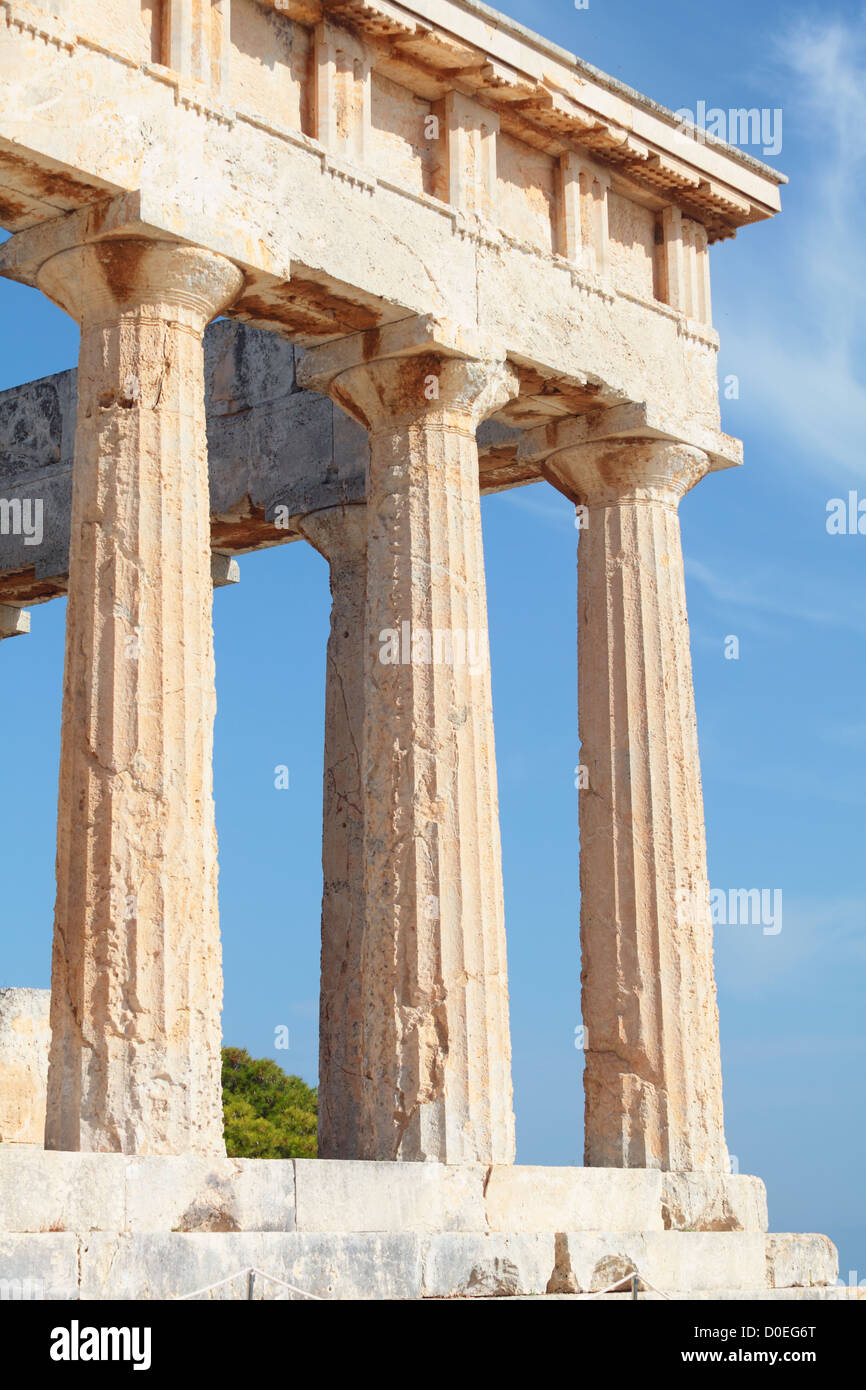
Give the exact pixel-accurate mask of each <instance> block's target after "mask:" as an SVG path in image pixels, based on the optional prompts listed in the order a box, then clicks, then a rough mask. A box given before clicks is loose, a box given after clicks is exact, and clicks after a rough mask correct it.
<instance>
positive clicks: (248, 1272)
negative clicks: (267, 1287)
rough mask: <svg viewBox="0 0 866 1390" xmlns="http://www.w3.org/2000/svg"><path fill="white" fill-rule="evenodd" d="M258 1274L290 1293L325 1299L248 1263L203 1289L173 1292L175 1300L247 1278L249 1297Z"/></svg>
mask: <svg viewBox="0 0 866 1390" xmlns="http://www.w3.org/2000/svg"><path fill="white" fill-rule="evenodd" d="M256 1275H258V1277H259V1278H260V1279H267V1280H268V1282H269V1283H271V1284H279V1286H280V1288H283V1289H289V1290H290V1291H291V1292H292V1293H297V1294H300V1296H301V1298H310V1299H313V1300H314V1301H315V1302H317V1303H323V1302H324V1301H325V1300H324V1299H323V1298H321V1296H320V1295H319V1294H317V1293H307V1292H306V1291H305V1290H304V1289H299V1288H296V1286H295V1285H294V1284H287V1283H286V1281H285V1279H277V1278H276V1276H275V1275H273V1274H266V1273H265V1271H264V1270H263V1269H256V1267H255V1265H250V1266H249V1267H248V1268H247V1269H239V1270H238V1272H237V1274H230V1275H229V1277H228V1278H227V1279H218V1280H217V1282H216V1283H215V1284H207V1285H206V1286H205V1287H204V1288H203V1289H194V1290H193V1292H192V1293H177V1294H173V1295H172V1298H173V1299H174V1300H175V1302H178V1303H183V1302H184V1301H185V1300H186V1299H189V1298H199V1297H200V1296H201V1295H202V1294H203V1293H212V1292H213V1290H214V1289H222V1288H224V1287H225V1285H226V1284H233V1283H234V1281H235V1280H236V1279H243V1278H244V1277H246V1278H247V1279H249V1281H250V1283H249V1297H252V1289H253V1279H254V1278H255V1276H256Z"/></svg>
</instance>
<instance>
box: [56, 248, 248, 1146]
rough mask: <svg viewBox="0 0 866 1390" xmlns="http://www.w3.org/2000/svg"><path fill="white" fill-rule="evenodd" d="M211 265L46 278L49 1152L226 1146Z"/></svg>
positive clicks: (67, 256)
mask: <svg viewBox="0 0 866 1390" xmlns="http://www.w3.org/2000/svg"><path fill="white" fill-rule="evenodd" d="M241 283H242V276H241V274H240V272H239V271H238V270H237V269H236V267H235V266H233V265H232V264H231V263H230V262H229V261H227V260H225V259H223V258H222V257H221V256H216V255H213V254H211V253H210V252H204V251H199V250H196V249H194V248H189V247H184V246H181V245H178V244H174V243H169V242H160V241H146V240H134V239H130V240H119V241H105V242H101V243H96V244H90V245H87V246H81V247H76V248H73V249H70V250H66V251H63V252H61V253H59V254H58V255H56V256H54V257H53V258H52V259H50V260H49V261H47V262H46V263H45V265H44V266H43V267H42V270H41V272H40V275H39V285H40V288H41V289H42V290H44V292H45V293H46V294H48V295H49V296H50V297H51V298H52V299H53V300H55V301H56V302H57V303H58V304H60V305H61V306H62V307H63V308H64V309H66V311H67V312H68V313H70V314H71V315H72V316H73V317H74V318H76V319H77V320H78V322H79V323H80V325H81V353H80V358H79V367H78V426H77V432H76V438H75V464H74V469H73V496H72V526H71V542H70V554H69V605H68V609H67V619H66V667H65V675H64V688H63V728H62V738H61V761H60V801H59V811H58V849H57V908H56V918H55V934H54V955H53V968H52V998H51V1028H52V1043H51V1059H50V1066H49V1077H48V1116H47V1122H46V1141H45V1142H46V1147H48V1148H52V1149H84V1150H92V1151H106V1150H119V1151H121V1152H124V1153H182V1152H186V1151H198V1152H205V1153H219V1152H220V1151H223V1137H222V1111H221V1103H220V1005H221V997H222V977H221V969H220V943H219V923H218V915H217V888H216V883H217V850H216V830H215V826H214V811H213V797H212V769H211V754H212V743H213V720H214V710H215V703H216V702H215V694H214V662H213V637H212V628H211V604H212V581H211V550H210V503H209V494H208V469H207V446H206V437H205V413H204V370H203V357H202V334H203V332H204V328H205V325H206V324H207V323H208V321H209V320H210V319H211V318H213V317H214V316H215V315H216V314H218V313H219V312H220V310H221V309H223V308H224V307H226V306H227V305H228V304H229V303H230V302H231V300H232V299H233V298H234V297H235V295H236V294H237V293H238V291H239V289H240V287H241Z"/></svg>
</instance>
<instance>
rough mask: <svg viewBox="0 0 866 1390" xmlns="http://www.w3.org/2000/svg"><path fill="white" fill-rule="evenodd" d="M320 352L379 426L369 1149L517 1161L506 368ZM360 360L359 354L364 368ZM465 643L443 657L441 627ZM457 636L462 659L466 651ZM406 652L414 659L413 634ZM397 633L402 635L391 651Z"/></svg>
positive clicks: (338, 387) (368, 625)
mask: <svg viewBox="0 0 866 1390" xmlns="http://www.w3.org/2000/svg"><path fill="white" fill-rule="evenodd" d="M360 338H361V341H359V342H358V343H357V344H351V342H350V343H349V346H348V349H347V350H345V351H344V350H343V349H342V348H338V350H337V351H336V352H334V353H331V354H330V355H329V350H328V349H327V348H321V349H318V350H316V351H313V352H310V353H309V354H308V355H307V357H306V358H305V360H304V363H303V368H302V373H303V374H302V380H306V382H307V384H309V385H319V386H326V387H327V388H328V389H329V390H330V392H331V394H332V396H333V398H334V399H335V400H336V401H337V402H338V403H339V404H340V405H342V406H343V407H344V409H346V410H348V411H349V413H351V414H352V415H353V416H354V417H355V418H356V419H357V420H358V421H359V422H360V423H362V424H363V425H364V426H365V428H367V429H368V430H369V433H370V467H369V473H368V479H367V513H368V518H367V527H368V532H367V602H366V621H365V639H364V642H365V651H364V693H363V710H364V734H363V777H362V784H363V788H364V804H363V812H364V850H363V853H364V861H365V866H366V871H365V872H366V876H365V917H366V921H365V928H364V936H363V943H362V954H361V961H360V973H361V985H360V988H361V990H362V993H363V998H364V1016H363V1021H362V1027H363V1081H362V1087H361V1117H360V1122H359V1134H358V1141H357V1146H356V1148H355V1153H356V1155H357V1156H359V1157H362V1158H380V1159H384V1158H411V1159H427V1160H431V1159H432V1160H439V1161H442V1162H473V1161H487V1162H510V1161H512V1160H513V1157H514V1119H513V1112H512V1102H511V1074H510V1051H511V1049H510V1038H509V1031H508V983H507V972H506V962H505V926H504V905H503V898H502V871H501V852H500V843H499V824H498V801H497V791H496V766H495V757H494V751H493V710H492V697H491V691H490V660H489V644H488V635H487V604H486V592H485V585H484V563H483V557H482V550H481V514H480V495H479V485H478V454H477V446H476V441H475V432H476V429H477V426H478V423H479V421H480V420H481V419H483V418H484V417H485V416H486V415H490V414H492V413H493V412H494V411H495V410H496V409H498V408H500V407H501V405H502V404H503V403H504V402H505V401H506V400H507V399H508V398H509V397H510V396H512V395H514V394H515V393H516V377H515V374H514V373H513V372H512V371H511V370H510V369H509V368H507V367H505V366H504V364H502V363H497V362H484V361H481V360H476V359H472V358H470V359H465V358H459V357H453V356H445V355H443V354H442V353H440V352H436V351H426V352H425V351H421V352H415V353H410V354H409V355H397V356H390V357H389V356H382V357H380V358H378V359H376V360H371V356H372V353H371V349H372V352H375V351H376V350H377V348H381V342H380V341H379V337H378V335H376V339H375V341H371V340H370V339H368V338H366V337H364V335H360ZM353 359H354V360H353ZM437 633H438V634H439V635H440V637H447V638H448V640H449V642H453V643H454V649H453V650H452V652H451V654H450V659H449V658H448V657H447V656H444V655H443V654H442V653H441V652H438V653H437V650H436V648H435V645H434V643H435V639H436V634H437ZM458 640H462V642H463V649H462V652H458V651H457V642H458ZM407 642H408V645H409V648H410V649H409V650H408V651H407V650H406V645H407ZM395 644H396V645H395Z"/></svg>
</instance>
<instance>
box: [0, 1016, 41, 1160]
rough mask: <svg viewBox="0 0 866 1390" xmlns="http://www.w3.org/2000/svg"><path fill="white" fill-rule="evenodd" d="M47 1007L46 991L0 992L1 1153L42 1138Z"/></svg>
mask: <svg viewBox="0 0 866 1390" xmlns="http://www.w3.org/2000/svg"><path fill="white" fill-rule="evenodd" d="M50 1003H51V995H50V991H49V990H47V989H0V1147H2V1146H3V1145H7V1144H41V1143H42V1142H43V1139H44V1137H45V1091H46V1085H47V1080H48V1046H49V1043H50V1041H51V1028H50V1025H49V1021H48V1012H49V1007H50Z"/></svg>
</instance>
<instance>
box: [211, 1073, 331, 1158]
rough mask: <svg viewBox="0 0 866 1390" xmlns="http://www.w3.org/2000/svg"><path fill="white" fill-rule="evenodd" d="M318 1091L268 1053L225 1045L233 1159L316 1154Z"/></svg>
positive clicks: (226, 1097) (226, 1114) (225, 1086)
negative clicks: (255, 1053) (260, 1054)
mask: <svg viewBox="0 0 866 1390" xmlns="http://www.w3.org/2000/svg"><path fill="white" fill-rule="evenodd" d="M316 1111H317V1095H316V1092H315V1090H313V1088H312V1087H310V1086H308V1085H307V1084H306V1083H305V1082H304V1081H302V1080H301V1078H300V1077H299V1076H287V1075H286V1073H285V1072H284V1071H283V1069H282V1067H279V1066H277V1064H276V1062H272V1061H271V1059H270V1058H269V1057H259V1058H255V1057H251V1056H250V1054H249V1053H248V1052H247V1051H246V1049H245V1048H243V1047H224V1048H223V1115H224V1118H225V1136H226V1153H227V1154H228V1155H229V1157H230V1158H315V1157H316Z"/></svg>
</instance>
